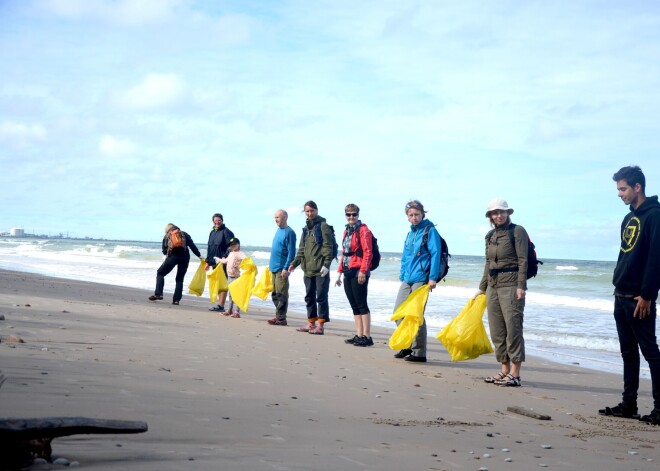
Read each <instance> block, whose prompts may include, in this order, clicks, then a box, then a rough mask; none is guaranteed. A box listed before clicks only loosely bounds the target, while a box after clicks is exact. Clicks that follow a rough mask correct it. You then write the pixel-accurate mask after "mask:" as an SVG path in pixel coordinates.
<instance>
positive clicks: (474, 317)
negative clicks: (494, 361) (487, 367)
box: [436, 294, 493, 361]
mask: <svg viewBox="0 0 660 471" xmlns="http://www.w3.org/2000/svg"><path fill="white" fill-rule="evenodd" d="M485 310H486V295H485V294H480V295H479V296H477V297H475V298H472V299H470V300H469V301H468V302H467V304H466V305H465V307H464V308H463V310H462V311H461V312H460V313H459V314H458V315H457V316H456V317H454V319H452V321H451V322H450V323H449V324H447V325H446V326H445V327H444V329H442V330H441V331H440V332H439V333H438V335H436V338H437V339H438V340H440V342H442V344H443V345H444V346H445V348H446V349H447V352H449V354H450V355H451V361H462V360H471V359H473V358H477V357H478V356H479V355H483V354H484V353H493V347H492V345H491V344H490V340H489V339H488V335H487V334H486V329H485V328H484V323H483V320H482V318H483V316H484V311H485Z"/></svg>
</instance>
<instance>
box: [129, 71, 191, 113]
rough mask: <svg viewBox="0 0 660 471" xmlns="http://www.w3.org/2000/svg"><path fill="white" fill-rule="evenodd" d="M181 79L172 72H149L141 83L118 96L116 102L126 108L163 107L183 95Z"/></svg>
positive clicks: (171, 103)
mask: <svg viewBox="0 0 660 471" xmlns="http://www.w3.org/2000/svg"><path fill="white" fill-rule="evenodd" d="M183 90H184V84H183V81H182V80H181V79H180V78H179V77H178V76H176V75H174V74H150V75H148V76H147V77H146V78H145V79H144V80H143V81H142V83H140V84H138V85H136V86H135V87H133V88H130V89H129V90H127V91H126V92H124V93H123V94H121V95H120V96H119V99H118V102H119V103H120V104H121V105H122V106H124V107H127V108H134V109H155V108H165V107H168V106H170V105H173V104H175V103H177V102H178V101H179V100H180V99H181V97H182V96H183Z"/></svg>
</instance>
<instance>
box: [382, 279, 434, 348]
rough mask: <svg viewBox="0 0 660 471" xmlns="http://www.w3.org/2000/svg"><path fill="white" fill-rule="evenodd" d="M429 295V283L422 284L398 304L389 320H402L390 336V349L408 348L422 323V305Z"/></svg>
mask: <svg viewBox="0 0 660 471" xmlns="http://www.w3.org/2000/svg"><path fill="white" fill-rule="evenodd" d="M428 297H429V285H422V286H420V287H419V288H417V289H416V290H415V291H413V292H412V293H410V296H408V299H406V300H405V301H404V302H402V303H401V304H399V307H398V308H397V309H396V311H394V314H393V315H392V317H391V318H390V320H391V321H395V320H397V319H401V318H402V317H403V320H402V321H401V322H400V323H399V325H398V326H397V328H396V329H395V330H394V332H393V333H392V336H391V337H390V342H389V345H390V348H391V349H392V350H403V349H404V348H410V346H411V345H412V343H413V340H415V336H416V335H417V332H418V331H419V326H421V325H422V324H423V323H424V306H426V300H427V299H428Z"/></svg>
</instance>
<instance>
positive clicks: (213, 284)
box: [206, 263, 227, 303]
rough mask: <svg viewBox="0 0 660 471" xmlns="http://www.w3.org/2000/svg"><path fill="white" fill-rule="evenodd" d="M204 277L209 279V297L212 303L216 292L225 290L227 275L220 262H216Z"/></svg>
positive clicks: (216, 296)
mask: <svg viewBox="0 0 660 471" xmlns="http://www.w3.org/2000/svg"><path fill="white" fill-rule="evenodd" d="M206 277H207V278H208V279H209V297H210V298H211V302H212V303H214V302H215V301H216V299H218V293H224V292H226V291H227V276H226V275H225V270H224V268H223V266H222V263H218V264H217V265H216V266H215V268H214V269H213V270H212V271H211V273H209V274H208V275H206Z"/></svg>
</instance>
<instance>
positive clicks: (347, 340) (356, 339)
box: [344, 334, 360, 345]
mask: <svg viewBox="0 0 660 471" xmlns="http://www.w3.org/2000/svg"><path fill="white" fill-rule="evenodd" d="M358 340H360V336H359V335H357V334H355V335H354V336H353V338H350V339H346V340H344V343H351V344H353V345H355V342H357V341H358Z"/></svg>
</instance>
